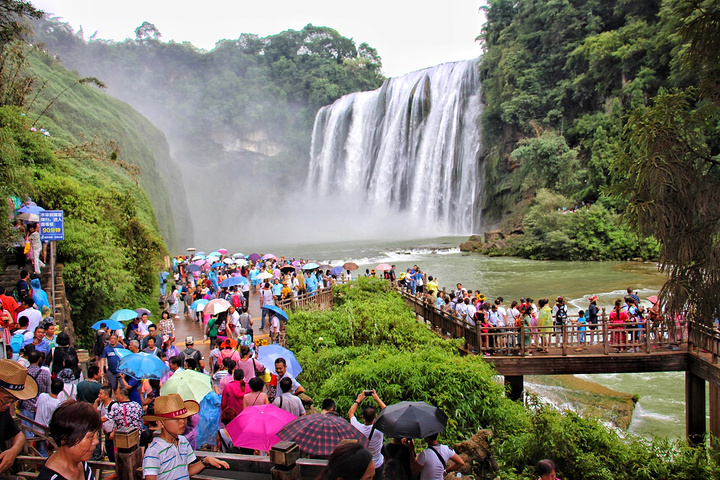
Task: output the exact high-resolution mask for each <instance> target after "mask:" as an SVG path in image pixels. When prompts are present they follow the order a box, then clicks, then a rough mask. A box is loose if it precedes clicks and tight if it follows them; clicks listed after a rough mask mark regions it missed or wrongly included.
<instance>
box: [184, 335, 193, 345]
mask: <svg viewBox="0 0 720 480" xmlns="http://www.w3.org/2000/svg"><path fill="white" fill-rule="evenodd" d="M193 343H195V340H194V339H193V337H185V345H192V344H193Z"/></svg>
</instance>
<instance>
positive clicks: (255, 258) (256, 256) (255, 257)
mask: <svg viewBox="0 0 720 480" xmlns="http://www.w3.org/2000/svg"><path fill="white" fill-rule="evenodd" d="M248 260H250V261H251V262H253V263H257V261H258V260H260V254H259V253H251V254H250V255H249V256H248Z"/></svg>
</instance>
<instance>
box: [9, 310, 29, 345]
mask: <svg viewBox="0 0 720 480" xmlns="http://www.w3.org/2000/svg"><path fill="white" fill-rule="evenodd" d="M29 323H30V319H29V318H28V317H26V316H24V315H23V316H21V317H20V318H18V328H17V329H16V330H15V331H14V332H13V334H12V336H11V337H10V346H11V347H12V349H13V354H16V355H19V354H20V349H21V348H22V347H23V345H25V342H26V341H30V340H31V339H32V338H33V333H32V332H31V331H30V330H29V329H28V324H29Z"/></svg>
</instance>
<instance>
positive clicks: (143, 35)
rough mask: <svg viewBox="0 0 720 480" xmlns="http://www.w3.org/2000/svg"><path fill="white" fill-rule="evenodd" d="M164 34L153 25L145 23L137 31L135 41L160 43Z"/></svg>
mask: <svg viewBox="0 0 720 480" xmlns="http://www.w3.org/2000/svg"><path fill="white" fill-rule="evenodd" d="M161 37H162V34H160V30H158V29H157V27H156V26H155V25H153V24H152V23H150V22H148V21H145V22H143V23H142V25H140V26H139V27H137V28H136V29H135V41H136V42H140V43H144V42H148V41H154V42H159V41H160V38H161Z"/></svg>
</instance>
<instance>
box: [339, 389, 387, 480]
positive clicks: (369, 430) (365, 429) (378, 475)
mask: <svg viewBox="0 0 720 480" xmlns="http://www.w3.org/2000/svg"><path fill="white" fill-rule="evenodd" d="M366 398H372V399H373V400H375V401H376V402H377V404H378V406H379V407H380V410H382V409H383V408H385V404H384V403H383V401H382V400H380V397H378V394H377V392H376V391H375V390H365V391H362V392H360V394H359V395H358V396H357V399H356V400H355V402H354V403H353V404H352V406H351V407H350V410H349V411H348V417H350V424H351V425H352V426H353V427H355V428H357V429H358V430H359V431H360V433H362V434H363V435H365V436H366V437H367V438H368V442H369V443H368V450H370V453H372V456H373V462H374V463H375V477H374V480H382V478H383V462H384V458H383V454H382V453H381V450H382V445H383V433H382V432H381V431H379V430H374V429H373V424H374V423H375V419H376V418H377V411H376V410H375V407H373V406H372V405H365V406H364V407H363V409H362V418H363V423H360V422H359V421H358V419H357V418H355V412H356V411H357V409H358V406H359V405H360V404H361V403H362V401H363V400H365V399H366Z"/></svg>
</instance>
